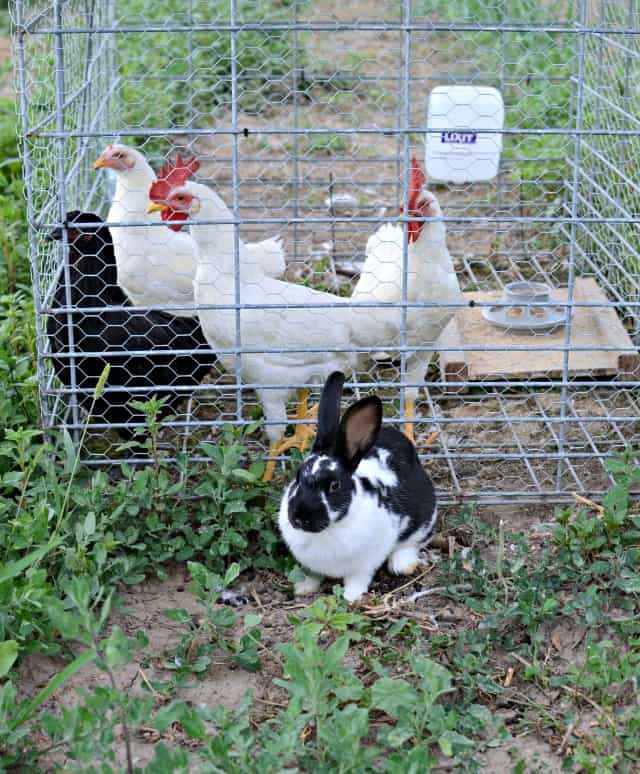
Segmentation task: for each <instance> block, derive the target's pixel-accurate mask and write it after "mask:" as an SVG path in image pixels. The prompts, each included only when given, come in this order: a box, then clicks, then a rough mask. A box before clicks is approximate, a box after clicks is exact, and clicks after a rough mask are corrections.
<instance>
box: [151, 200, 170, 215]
mask: <svg viewBox="0 0 640 774" xmlns="http://www.w3.org/2000/svg"><path fill="white" fill-rule="evenodd" d="M168 209H169V206H168V205H167V204H160V203H159V202H151V204H150V205H149V206H148V207H147V215H151V213H152V212H164V211H165V210H168Z"/></svg>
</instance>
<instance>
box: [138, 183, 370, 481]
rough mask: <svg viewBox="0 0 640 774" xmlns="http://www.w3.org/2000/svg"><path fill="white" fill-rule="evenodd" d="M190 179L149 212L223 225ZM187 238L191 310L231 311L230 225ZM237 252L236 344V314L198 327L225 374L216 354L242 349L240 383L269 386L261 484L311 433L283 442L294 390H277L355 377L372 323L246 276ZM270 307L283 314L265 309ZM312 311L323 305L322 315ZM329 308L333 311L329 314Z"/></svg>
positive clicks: (215, 204)
mask: <svg viewBox="0 0 640 774" xmlns="http://www.w3.org/2000/svg"><path fill="white" fill-rule="evenodd" d="M164 177H171V178H172V183H173V182H174V181H175V180H177V178H178V174H177V172H176V171H175V170H170V171H169V172H168V173H166V174H165V176H164ZM188 177H189V173H188V171H186V172H185V173H183V174H182V180H183V185H178V186H175V187H173V188H172V190H170V191H169V190H167V189H168V188H169V187H170V186H169V185H166V184H165V180H164V179H160V180H159V181H158V183H156V184H155V185H154V186H152V187H151V189H150V192H149V197H150V199H151V200H152V202H153V203H152V204H150V205H149V207H148V209H149V211H151V212H155V211H160V212H161V214H162V218H163V219H164V220H165V221H169V222H170V225H171V228H174V229H179V228H181V227H182V224H181V222H180V221H182V220H184V219H186V218H190V219H191V218H194V217H196V216H197V217H198V218H201V219H202V220H204V221H207V220H217V219H219V217H220V215H219V207H220V204H219V200H218V197H216V196H215V194H214V193H213V191H211V189H209V188H208V187H207V186H204V185H200V184H197V183H192V182H186V181H187V179H188ZM191 233H192V235H193V237H194V239H195V240H196V242H197V244H198V248H199V259H198V266H197V269H196V275H195V279H194V296H195V301H196V303H197V304H198V305H216V306H218V307H220V306H227V307H229V306H231V307H233V305H235V303H236V281H235V257H234V256H235V249H234V233H233V225H231V224H229V225H224V226H223V227H215V228H214V227H212V226H210V225H205V224H202V225H199V224H197V223H196V224H193V225H192V226H191ZM223 233H224V237H225V238H224V239H223V238H222V234H223ZM242 250H243V247H242V245H241V246H240V286H239V288H238V291H239V296H240V300H241V302H242V304H243V307H244V308H242V309H241V310H240V311H239V316H240V325H239V341H237V333H238V331H237V328H236V321H237V317H236V310H235V309H233V308H227V309H221V308H213V309H200V323H201V325H202V329H203V331H204V334H205V336H206V338H207V340H208V341H209V344H210V345H211V346H212V347H213V349H214V351H215V352H216V353H218V355H219V359H220V360H221V362H222V364H223V365H224V367H225V368H226V369H227V370H233V368H234V366H235V359H234V355H230V354H226V355H225V354H224V353H223V354H219V353H220V350H225V349H227V350H228V349H234V348H235V347H236V346H239V347H241V349H242V355H241V378H242V380H243V381H244V382H247V383H250V384H258V385H259V384H263V385H273V386H274V387H273V388H269V387H264V388H261V387H257V388H256V392H257V394H258V397H259V400H260V402H261V404H262V407H263V411H264V416H265V419H266V433H267V437H268V438H269V441H270V454H269V456H270V460H269V463H268V465H267V470H266V471H265V480H269V479H270V478H271V476H272V475H273V470H274V468H275V457H276V456H277V455H279V454H280V453H282V451H284V450H285V449H286V448H291V447H293V446H297V447H298V448H304V446H305V445H306V444H307V442H308V440H309V436H310V433H311V432H312V431H311V430H310V428H309V426H307V425H304V424H298V425H296V432H295V434H294V436H293V438H291V439H289V438H288V439H285V438H283V432H284V430H285V429H286V425H287V413H286V404H287V400H288V399H289V397H290V396H291V394H292V393H293V391H294V390H293V388H289V387H284V386H282V385H288V384H296V383H300V384H308V383H314V382H320V381H322V380H324V379H325V377H326V376H327V374H329V373H331V372H332V371H335V370H342V371H345V370H346V371H351V370H353V369H354V367H355V365H356V360H357V355H356V353H354V352H350V351H349V350H350V349H351V347H352V346H353V345H352V343H351V342H352V340H353V339H354V331H355V329H356V328H357V326H358V323H360V324H361V325H362V327H363V328H366V327H367V325H368V322H369V321H368V319H364V318H366V317H367V312H368V311H369V310H367V309H360V310H354V309H351V308H350V307H349V306H348V305H347V302H348V300H349V299H345V298H341V297H339V296H335V295H332V294H331V293H323V292H320V291H318V290H313V289H312V288H308V287H305V286H304V285H296V284H292V283H289V282H283V281H281V280H277V279H273V278H271V277H267V276H266V275H265V274H264V272H262V271H260V270H259V269H256V270H254V271H247V269H246V265H245V264H244V262H243V254H242ZM270 304H277V305H282V307H285V308H278V309H270V308H264V307H265V306H267V307H268V305H270ZM313 305H316V307H317V305H324V308H314V306H313ZM327 305H333V307H336V308H327ZM358 315H359V316H360V319H358ZM384 325H385V323H384V322H383V323H382V326H383V327H384ZM247 350H248V351H247ZM252 350H253V351H252ZM263 350H272V351H268V352H264V351H263ZM292 350H293V351H292ZM297 350H300V351H297ZM331 350H335V351H331ZM298 399H299V409H298V413H297V417H298V418H299V419H300V420H302V419H305V418H308V417H310V416H311V413H309V412H308V410H307V391H306V390H301V391H300V393H299V396H298ZM278 441H280V443H278Z"/></svg>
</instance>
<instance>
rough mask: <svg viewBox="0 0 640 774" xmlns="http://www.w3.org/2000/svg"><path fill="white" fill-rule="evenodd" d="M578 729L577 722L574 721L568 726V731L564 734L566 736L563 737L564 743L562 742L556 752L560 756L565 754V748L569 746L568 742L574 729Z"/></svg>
mask: <svg viewBox="0 0 640 774" xmlns="http://www.w3.org/2000/svg"><path fill="white" fill-rule="evenodd" d="M575 727H576V721H575V720H572V721H571V723H569V725H568V726H567V730H566V731H565V733H564V736H563V737H562V741H561V742H560V747H558V749H557V750H556V752H557V753H558V755H563V754H564V748H565V747H566V746H567V742H568V741H569V737H570V736H571V734H572V733H573V729H574V728H575Z"/></svg>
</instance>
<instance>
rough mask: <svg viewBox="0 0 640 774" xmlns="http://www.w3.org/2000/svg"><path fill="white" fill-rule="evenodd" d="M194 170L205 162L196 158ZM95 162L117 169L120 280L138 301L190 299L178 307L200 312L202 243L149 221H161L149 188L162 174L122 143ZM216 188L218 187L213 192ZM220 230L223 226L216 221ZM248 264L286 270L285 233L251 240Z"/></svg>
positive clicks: (189, 313) (115, 231)
mask: <svg viewBox="0 0 640 774" xmlns="http://www.w3.org/2000/svg"><path fill="white" fill-rule="evenodd" d="M182 163H188V164H191V166H192V167H193V172H195V171H197V169H198V167H199V166H200V164H199V162H198V161H197V160H196V159H195V158H194V159H192V160H190V162H182ZM94 167H95V168H96V169H99V168H108V169H112V170H113V171H114V172H115V174H116V180H117V183H116V190H115V194H114V197H113V201H112V203H111V208H110V209H109V214H108V216H107V221H108V222H109V223H122V224H138V223H140V224H145V225H142V226H138V225H122V226H116V227H113V228H111V229H110V231H111V236H112V238H113V247H114V251H115V256H116V263H117V267H118V284H119V285H120V287H121V288H122V289H123V290H124V291H125V293H126V294H127V296H128V297H129V298H130V300H131V302H132V303H133V304H134V305H136V306H162V307H164V306H166V305H169V304H176V305H179V304H184V305H186V307H187V308H185V309H178V310H175V311H174V312H173V314H176V315H178V316H181V317H195V316H196V315H197V312H196V311H195V310H193V309H190V308H188V307H190V306H192V305H193V278H194V274H195V269H196V257H197V246H196V243H195V242H194V240H193V237H192V236H191V235H190V234H189V232H188V231H168V230H167V229H164V228H158V227H157V226H149V225H146V224H149V223H153V222H156V223H157V222H159V221H160V218H159V217H158V215H157V213H156V214H152V215H149V214H148V213H147V205H148V203H149V187H150V186H151V184H152V183H153V182H154V181H155V180H156V175H155V173H154V171H153V169H152V168H151V166H150V165H149V163H148V162H147V160H146V159H145V158H144V156H143V155H142V153H140V151H138V150H135V149H134V148H130V147H128V146H127V145H122V144H120V143H117V144H112V145H108V146H107V147H106V148H105V150H104V151H103V152H102V153H101V154H100V156H99V157H98V158H97V159H96V161H95V162H94ZM212 193H213V192H212ZM213 196H215V197H216V198H217V199H218V205H219V206H218V209H219V212H220V214H219V217H221V218H225V219H226V218H228V219H231V218H232V215H231V212H230V210H229V208H228V207H227V206H226V205H225V204H224V202H223V201H222V199H220V198H219V197H218V196H217V195H216V194H215V193H213ZM213 228H214V230H215V229H218V228H220V227H218V226H214V227H213ZM245 247H246V250H245V251H244V256H245V260H246V262H247V266H253V265H256V266H259V267H260V269H261V270H262V271H264V272H265V273H266V274H268V275H269V276H274V277H275V276H279V275H281V274H283V272H284V270H285V268H286V266H285V258H284V252H283V249H282V242H281V240H280V239H279V238H272V239H266V240H264V241H262V242H257V243H249V244H246V245H245Z"/></svg>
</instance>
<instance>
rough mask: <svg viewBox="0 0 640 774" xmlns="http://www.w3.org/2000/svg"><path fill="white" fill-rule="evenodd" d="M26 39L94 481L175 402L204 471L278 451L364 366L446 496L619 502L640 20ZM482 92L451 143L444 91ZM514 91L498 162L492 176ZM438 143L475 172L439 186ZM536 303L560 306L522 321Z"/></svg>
mask: <svg viewBox="0 0 640 774" xmlns="http://www.w3.org/2000/svg"><path fill="white" fill-rule="evenodd" d="M14 18H15V23H16V33H17V56H18V75H19V84H20V91H21V102H20V106H21V113H22V119H23V127H24V161H25V176H26V188H27V196H28V205H29V219H30V225H31V245H30V249H31V257H32V262H33V279H34V292H35V293H36V302H37V312H38V334H39V354H40V370H39V379H40V390H41V397H42V413H43V421H44V423H45V426H46V427H47V428H50V429H52V430H60V429H62V428H66V429H68V430H69V431H70V432H72V433H73V434H74V435H75V438H76V441H77V442H78V443H79V442H80V438H79V434H80V431H81V430H82V429H83V427H84V424H85V423H86V421H87V418H86V414H87V411H88V410H90V418H89V420H88V422H89V424H88V426H87V427H88V430H87V433H86V437H85V440H84V444H83V459H85V461H86V462H87V463H89V464H93V465H106V464H109V463H110V462H111V460H112V459H113V458H114V457H116V458H117V457H119V456H122V454H123V453H124V452H123V451H122V450H120V451H118V450H117V448H116V444H117V443H118V441H122V440H123V439H124V440H130V441H131V444H130V446H131V448H130V449H129V450H128V451H127V452H126V453H127V454H129V455H131V454H133V455H134V456H135V459H139V460H144V459H145V455H148V452H147V451H146V450H145V449H144V448H142V447H140V446H139V444H143V442H144V436H141V435H134V431H135V429H136V427H140V428H141V427H142V426H143V425H144V424H145V417H146V414H145V409H144V407H142V405H141V404H140V403H139V402H140V401H147V400H149V399H150V398H152V397H153V396H156V398H159V399H160V400H161V402H163V408H162V410H161V412H160V413H161V414H162V415H163V416H164V417H165V420H166V421H165V424H164V429H163V432H162V451H163V453H166V454H168V455H174V454H176V453H177V452H179V451H183V452H184V451H186V452H188V454H189V455H190V456H191V457H192V458H194V459H199V458H202V456H203V455H202V449H201V443H202V442H211V441H214V442H215V439H216V438H217V437H218V435H219V433H220V432H221V428H222V427H223V426H224V425H225V424H228V423H231V424H234V425H238V426H245V427H249V429H250V434H249V436H248V439H249V442H250V444H251V446H252V448H253V449H254V450H255V452H256V453H261V452H263V451H266V449H267V447H268V441H271V442H272V444H273V443H275V439H276V438H277V437H278V436H279V435H281V434H282V432H283V431H284V428H285V426H286V424H287V421H288V420H287V418H286V417H287V415H286V413H284V412H285V410H286V406H287V401H289V404H288V412H289V417H290V418H291V416H292V413H293V412H294V410H295V408H296V405H298V404H296V403H295V402H291V400H292V399H293V398H294V396H295V393H296V391H297V390H299V389H302V388H310V389H311V390H312V393H313V394H314V395H317V385H318V384H319V383H321V382H322V380H323V379H324V377H325V376H326V375H328V371H329V370H330V369H331V367H336V366H339V367H341V368H343V370H345V371H347V373H348V377H349V379H348V383H349V386H350V389H352V390H353V392H354V393H355V394H357V393H360V394H362V393H364V392H367V391H369V390H375V391H376V392H377V393H378V394H380V395H381V397H382V398H383V400H384V402H385V417H386V419H388V420H389V421H392V422H400V423H402V422H407V425H408V426H409V425H410V426H412V427H413V430H414V435H415V440H416V444H417V446H418V450H419V452H420V454H421V455H422V457H423V459H424V462H425V465H427V466H428V469H429V471H430V473H431V475H432V477H433V478H434V481H435V483H436V485H437V487H438V490H439V492H440V493H441V496H442V499H443V500H447V499H448V500H459V499H462V498H469V499H473V500H477V501H496V502H499V501H504V500H513V499H522V500H532V501H533V500H536V501H539V500H540V499H541V498H547V499H551V500H562V499H563V498H565V497H567V496H569V495H570V493H571V492H573V491H582V492H587V493H592V494H596V493H598V492H601V491H603V489H605V488H606V486H607V481H608V479H607V474H606V470H605V461H606V458H607V456H609V455H611V454H612V453H615V452H620V451H621V450H623V449H624V448H625V447H626V446H629V445H633V444H635V443H637V442H638V440H639V435H640V424H639V423H640V411H639V407H638V389H637V388H638V357H637V350H636V346H637V342H638V302H639V292H638V291H639V280H638V276H639V274H638V260H639V255H638V203H639V201H640V196H639V185H640V184H639V183H638V179H639V176H638V169H637V165H638V158H639V157H640V119H638V115H640V110H639V108H640V105H639V104H638V101H639V99H640V97H639V95H638V89H637V83H638V76H639V75H640V43H639V42H638V37H639V33H640V11H638V9H637V5H636V4H635V3H634V2H633V1H632V0H625V1H623V2H618V3H611V2H607V1H606V0H602V1H601V2H586V0H579V1H578V2H569V1H567V2H564V1H563V0H561V1H560V2H557V3H554V4H546V3H545V4H540V3H537V2H534V0H523V2H518V3H511V2H505V1H504V0H447V2H445V0H400V1H397V0H394V1H393V2H392V1H391V0H388V1H387V2H384V0H374V1H372V0H367V2H364V0H363V1H362V2H360V0H356V2H352V3H339V2H335V0H316V2H304V1H303V0H260V2H253V1H252V2H249V0H207V1H206V2H205V1H204V0H153V2H152V1H151V0H100V2H98V1H97V0H66V1H64V2H63V0H59V1H58V2H35V1H30V0H24V1H23V2H16V3H15V6H14ZM461 86H464V87H473V89H475V91H474V92H473V93H474V94H475V95H479V97H478V96H476V97H470V98H469V99H468V100H467V101H466V102H464V100H463V104H462V106H460V105H458V106H457V108H456V109H457V110H458V112H457V113H455V111H454V109H453V107H454V104H453V101H452V103H451V104H452V108H451V111H449V110H448V108H447V107H446V103H443V102H439V103H438V104H439V105H442V104H445V107H444V108H442V107H440V108H438V110H439V111H440V113H439V114H438V118H439V120H440V121H441V122H442V121H444V122H445V123H444V124H439V125H438V127H437V128H434V126H432V125H431V124H430V121H431V118H430V119H429V120H428V119H427V116H428V115H430V116H431V115H433V113H434V109H435V108H434V105H435V104H436V103H435V102H434V101H433V99H434V98H433V96H431V101H430V95H432V92H433V90H434V89H436V90H442V89H443V88H444V91H443V92H442V93H443V94H445V97H446V95H450V94H453V93H457V94H460V93H463V92H460V91H458V92H455V90H453V89H452V87H461ZM494 89H495V90H497V92H498V93H499V95H500V97H501V98H502V100H503V101H504V125H500V126H498V127H497V128H495V129H494V130H493V134H492V136H496V135H497V137H498V138H499V140H500V142H499V145H501V153H500V164H499V167H498V169H497V174H495V175H490V176H485V177H484V178H483V179H478V175H476V174H475V172H474V173H473V174H472V172H473V170H472V166H473V164H475V163H476V162H477V155H474V151H475V148H476V147H477V146H478V144H479V140H478V138H482V137H483V133H486V132H488V131H489V130H487V129H485V128H483V126H484V124H483V121H485V119H487V115H486V110H485V108H484V107H483V105H484V104H485V103H484V102H483V98H484V97H486V95H487V94H488V93H490V92H491V93H494V92H493V90H494ZM465 93H472V92H465ZM452 100H453V97H452ZM460 109H462V113H460ZM483 111H485V112H483ZM436 112H437V111H436ZM454 113H455V115H457V116H460V115H461V114H464V116H465V118H464V119H460V118H459V117H458V118H456V119H455V120H454V118H453V117H452V116H453V115H454ZM489 118H491V116H489ZM447 121H449V122H450V125H449V124H447ZM456 122H457V123H456ZM443 125H444V126H447V127H448V129H447V131H444V130H443V128H442V126H443ZM427 136H430V137H433V138H435V141H436V145H435V146H431V145H430V146H429V147H437V144H438V143H441V144H442V146H443V147H446V149H448V152H450V153H452V154H454V156H453V157H452V158H454V161H453V162H452V163H453V165H454V166H455V168H456V169H457V170H458V172H457V174H455V175H451V176H449V177H448V178H447V177H446V176H445V177H444V178H442V179H437V180H436V179H430V178H427V180H426V183H425V187H424V190H422V186H421V185H419V186H418V188H419V189H420V190H418V192H417V193H416V191H415V190H414V187H415V184H416V180H417V179H418V178H417V177H416V176H415V175H416V174H417V173H414V175H412V168H413V165H412V161H411V159H412V157H414V156H415V157H416V159H417V160H418V162H419V164H420V165H421V166H424V165H425V163H426V167H427V169H429V168H430V162H431V161H432V158H430V157H429V155H427V157H426V158H425V139H426V137H427ZM474 144H475V146H474ZM497 147H498V144H496V148H497ZM178 152H180V153H181V158H182V159H183V160H184V159H186V158H187V157H190V156H192V155H193V156H195V157H196V158H197V160H198V161H199V169H198V170H197V172H196V174H195V177H193V179H192V182H191V183H189V184H188V185H187V188H188V186H189V185H193V181H197V182H196V184H195V185H196V187H195V188H193V189H190V190H193V191H200V194H199V198H198V197H196V199H195V200H194V201H193V202H191V203H190V204H189V205H188V206H189V207H190V209H185V210H184V211H181V215H180V218H183V220H182V221H181V222H180V223H179V224H176V223H174V224H173V225H174V226H175V228H172V229H169V228H167V225H166V223H168V222H171V217H170V216H169V215H167V211H168V210H167V208H168V205H167V204H166V202H165V203H164V204H162V203H160V204H158V203H157V202H156V204H158V207H157V208H156V212H155V213H152V214H148V213H147V205H149V203H150V200H149V196H148V193H149V185H150V183H151V182H153V179H154V177H153V172H154V171H155V172H156V173H159V171H160V168H161V167H162V166H163V164H164V163H165V162H166V161H167V159H169V160H175V158H176V154H177V153H178ZM496 157H497V156H496ZM96 160H97V166H98V167H106V171H105V170H104V169H102V170H101V169H94V162H96ZM147 164H149V165H150V168H149V167H148V166H147ZM166 171H167V170H166V168H165V173H166ZM193 171H194V172H195V170H193ZM480 177H482V176H480ZM198 185H204V186H205V187H206V189H198V188H197V186H198ZM203 191H204V193H203ZM427 191H428V193H427ZM211 192H215V194H217V196H218V197H219V199H216V198H215V197H214V196H213V193H211ZM187 193H188V192H187ZM174 203H175V200H174ZM172 206H173V205H172ZM176 206H179V204H176ZM162 207H164V208H165V209H164V210H162ZM152 209H153V208H152ZM72 211H73V214H71V215H69V213H71V212H72ZM170 211H171V212H173V213H174V216H175V212H176V211H177V210H175V209H173V210H170ZM89 216H91V217H89ZM165 216H166V217H167V218H169V220H166V219H165V220H164V221H163V220H162V218H163V217H165ZM175 217H177V216H175ZM416 218H417V219H418V220H417V221H416ZM416 223H417V225H416ZM189 227H191V233H192V237H189ZM56 229H57V231H56ZM52 231H54V232H55V233H53V240H51V239H47V238H46V237H47V235H49V236H51V235H52V234H51V232H52ZM194 240H195V242H194ZM274 277H275V278H276V279H274ZM282 283H285V284H282ZM512 283H520V284H519V285H516V286H515V289H514V287H512ZM522 283H539V284H538V285H536V286H535V287H537V288H538V292H543V291H544V292H546V291H547V290H548V291H549V292H550V299H548V300H546V301H545V300H544V299H543V300H541V299H540V297H536V299H537V300H536V299H534V301H533V302H530V301H529V302H527V301H526V300H525V301H518V297H517V296H515V297H514V296H511V297H507V298H506V299H505V296H504V295H503V294H504V291H505V288H506V289H507V290H509V289H511V292H512V293H518V292H521V291H522V287H523V286H522ZM540 284H542V285H544V286H547V287H546V290H545V289H544V288H542V289H541V286H540ZM507 286H508V287H507ZM305 288H307V289H308V288H312V289H315V290H316V291H317V293H316V294H311V293H308V294H307V293H306V291H305V290H304V289H305ZM527 289H528V291H531V285H529V286H528V287H527ZM514 298H515V299H516V300H513V299H514ZM509 299H511V300H509ZM532 304H533V305H532ZM545 315H546V316H548V315H552V316H553V315H555V317H554V318H553V319H554V320H555V327H554V326H551V325H549V324H546V325H545V321H547V322H548V320H547V318H546V317H545ZM487 318H489V319H487ZM491 320H493V322H491ZM525 320H526V321H528V322H527V324H524V321H525ZM199 321H200V322H201V324H202V325H201V326H200V324H199ZM500 323H502V324H500ZM105 362H109V363H111V365H112V371H111V373H110V376H109V378H108V380H107V383H106V387H105V390H104V393H103V395H102V396H101V399H100V400H99V401H97V402H95V403H94V402H93V393H94V389H95V384H96V382H97V378H98V375H99V373H100V372H101V369H102V366H103V365H104V363H105ZM131 401H137V402H138V403H132V402H131ZM296 417H297V418H296ZM260 418H262V419H264V420H265V424H264V427H262V428H258V429H254V428H252V427H251V425H252V423H253V422H254V421H255V420H257V419H260ZM309 421H311V419H310V417H309V415H307V414H305V413H304V412H303V411H302V410H299V411H298V414H297V415H295V416H294V418H293V420H292V423H293V426H294V427H295V426H297V423H300V424H305V423H307V422H309ZM289 424H291V421H289ZM265 430H266V436H265ZM289 432H291V429H290V430H289ZM136 443H137V444H138V446H136V445H135V444H136ZM282 448H283V447H280V450H282ZM279 456H280V457H282V456H283V455H279Z"/></svg>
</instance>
